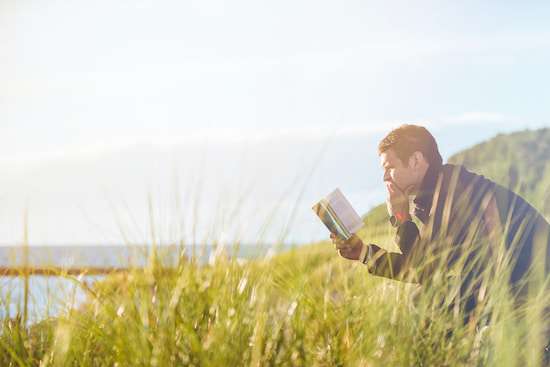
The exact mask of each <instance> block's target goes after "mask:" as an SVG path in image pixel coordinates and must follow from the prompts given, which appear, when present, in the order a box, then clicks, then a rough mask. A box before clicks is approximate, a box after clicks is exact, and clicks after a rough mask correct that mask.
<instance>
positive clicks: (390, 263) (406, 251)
mask: <svg viewBox="0 0 550 367" xmlns="http://www.w3.org/2000/svg"><path fill="white" fill-rule="evenodd" d="M366 236H367V233H366V231H360V232H359V233H357V234H355V235H353V236H352V237H351V238H350V239H349V240H348V241H342V240H340V239H338V238H337V237H336V236H335V235H331V239H332V242H333V243H334V245H335V246H336V249H337V250H338V252H339V254H340V256H342V257H344V258H346V259H349V260H358V261H360V262H362V263H363V264H365V265H367V267H368V269H369V272H370V273H371V274H373V275H377V276H382V277H386V278H391V279H397V280H402V279H404V278H405V277H404V275H405V271H406V269H407V268H408V267H409V266H410V265H411V253H412V249H413V247H414V244H415V243H416V242H417V241H418V239H419V232H418V227H417V226H416V224H415V223H414V222H412V221H410V220H408V221H405V222H403V223H402V224H401V225H400V226H399V227H398V228H397V233H396V236H395V241H396V244H397V245H398V246H399V249H400V250H401V253H397V252H388V251H386V250H384V249H383V248H381V247H379V246H377V245H375V244H367V243H368V242H367V241H366Z"/></svg>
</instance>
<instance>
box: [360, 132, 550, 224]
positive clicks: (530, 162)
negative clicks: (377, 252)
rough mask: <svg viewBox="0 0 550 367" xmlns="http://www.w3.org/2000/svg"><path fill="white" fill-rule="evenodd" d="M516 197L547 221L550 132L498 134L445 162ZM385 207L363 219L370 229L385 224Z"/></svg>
mask: <svg viewBox="0 0 550 367" xmlns="http://www.w3.org/2000/svg"><path fill="white" fill-rule="evenodd" d="M448 162H449V163H453V164H462V165H463V166H465V167H466V168H467V169H468V170H470V171H472V172H475V173H478V174H481V175H484V176H485V177H487V178H489V179H491V180H493V181H495V182H497V183H499V184H501V185H503V186H505V187H508V188H510V189H512V190H513V191H515V192H517V193H519V194H520V195H521V196H523V197H524V198H525V199H526V200H527V201H529V202H530V203H531V204H532V205H533V206H534V207H535V208H537V209H538V210H540V211H541V212H542V213H544V215H546V216H547V217H548V216H549V215H550V195H549V194H550V129H548V128H546V129H540V130H525V131H520V132H515V133H511V134H499V135H497V136H495V137H494V138H492V139H490V140H488V141H485V142H483V143H480V144H477V145H475V146H473V147H471V148H468V149H466V150H464V151H461V152H459V153H457V154H455V155H453V156H451V157H450V158H449V160H448ZM385 210H386V206H385V204H381V205H378V206H376V207H375V208H373V209H372V210H371V211H370V212H368V213H367V214H366V215H365V220H366V221H367V222H368V223H369V224H370V225H371V226H372V225H379V224H382V223H383V222H384V221H386V218H387V214H386V212H385Z"/></svg>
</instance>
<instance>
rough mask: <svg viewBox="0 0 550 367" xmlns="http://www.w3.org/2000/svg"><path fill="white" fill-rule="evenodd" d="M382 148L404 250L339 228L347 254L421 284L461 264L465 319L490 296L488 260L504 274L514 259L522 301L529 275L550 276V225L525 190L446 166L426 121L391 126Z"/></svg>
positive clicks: (390, 205)
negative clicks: (486, 291)
mask: <svg viewBox="0 0 550 367" xmlns="http://www.w3.org/2000/svg"><path fill="white" fill-rule="evenodd" d="M378 152H379V155H380V159H381V164H382V169H383V171H384V176H383V177H384V183H385V185H386V188H387V194H388V196H387V200H386V204H387V209H388V214H389V216H390V222H391V224H392V225H393V226H394V227H395V228H396V237H395V241H396V244H397V245H398V246H399V249H400V250H401V253H392V252H387V251H385V250H384V249H382V248H381V247H379V246H377V245H375V244H370V243H368V241H367V239H366V238H365V236H364V235H353V236H352V237H351V238H350V239H349V240H348V241H342V240H339V239H337V238H336V237H335V236H334V235H331V238H332V240H333V243H334V244H335V245H336V248H337V249H338V252H339V254H340V255H341V256H342V257H344V258H347V259H350V260H359V261H361V262H362V263H364V264H366V265H367V267H368V270H369V272H370V273H372V274H374V275H378V276H383V277H388V278H392V279H397V280H405V281H412V282H419V283H420V284H425V283H427V282H429V281H430V279H431V276H432V275H433V273H434V271H435V270H436V269H439V270H440V269H441V267H443V268H444V269H445V268H448V269H451V268H453V269H454V270H456V269H459V273H461V274H460V276H461V278H460V279H461V280H460V281H461V287H460V288H461V289H460V291H461V293H462V294H463V295H465V298H464V299H465V302H464V304H463V305H462V308H463V312H464V315H465V322H468V319H469V318H470V313H472V311H473V310H474V309H475V307H476V304H477V302H478V301H479V300H480V299H481V298H483V297H482V295H480V289H482V288H483V287H482V279H481V274H483V272H484V271H485V273H486V272H487V269H488V268H487V267H491V269H493V270H494V271H495V274H499V273H498V269H504V266H508V268H509V269H510V272H509V276H508V279H507V280H508V282H509V284H510V286H511V290H512V292H513V294H515V295H516V297H517V299H518V300H521V299H524V297H525V296H526V295H527V293H528V286H527V283H528V282H526V281H525V279H526V278H527V274H529V275H533V274H535V273H537V274H538V276H539V278H542V279H546V275H547V274H548V271H549V269H550V261H547V260H548V259H550V252H549V251H550V246H548V237H549V233H550V226H549V224H548V223H547V222H546V220H545V219H544V218H543V217H542V215H541V214H540V213H538V212H537V210H536V209H534V208H533V207H532V206H531V205H529V204H528V203H527V202H526V201H525V200H524V199H522V198H521V197H520V196H519V195H517V194H515V193H513V192H512V191H510V190H508V189H506V188H504V187H502V186H500V185H497V184H496V183H494V182H492V181H490V180H488V179H486V178H485V177H483V176H480V175H477V174H474V173H471V172H469V171H467V170H466V169H465V168H464V167H461V166H455V165H451V164H445V165H444V164H443V163H442V158H441V155H440V153H439V150H438V147H437V143H436V141H435V139H434V137H433V136H432V135H431V134H430V133H429V132H428V130H427V129H425V128H424V127H421V126H416V125H403V126H401V127H399V128H397V129H395V130H393V131H391V132H390V133H389V134H388V135H387V136H386V137H385V138H384V139H382V141H381V142H380V144H379V147H378ZM410 198H414V200H413V201H412V203H413V204H414V208H412V209H413V210H412V212H413V214H414V217H415V218H416V220H417V221H418V222H419V224H420V225H421V228H420V229H419V228H418V226H417V224H416V223H415V222H414V221H413V219H414V218H413V216H411V210H410V209H411V208H410V207H409V206H410ZM367 230H368V229H367ZM499 266H500V268H499ZM539 283H542V282H539Z"/></svg>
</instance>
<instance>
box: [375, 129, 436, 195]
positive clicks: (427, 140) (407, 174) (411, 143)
mask: <svg viewBox="0 0 550 367" xmlns="http://www.w3.org/2000/svg"><path fill="white" fill-rule="evenodd" d="M378 154H379V155H380V161H381V164H382V168H383V169H384V181H385V182H393V184H394V185H396V186H397V187H398V188H399V189H400V190H402V191H406V190H410V192H415V191H417V190H418V187H419V186H420V184H421V183H422V179H423V178H424V175H425V174H426V171H427V170H428V167H429V166H432V165H433V166H441V164H442V161H443V160H442V158H441V154H439V150H438V149H437V143H436V141H435V139H434V137H433V136H432V134H430V132H429V131H428V130H427V129H426V128H424V127H422V126H417V125H402V126H400V127H398V128H397V129H395V130H392V131H390V133H389V134H388V135H386V137H385V138H384V139H382V141H381V142H380V144H379V145H378Z"/></svg>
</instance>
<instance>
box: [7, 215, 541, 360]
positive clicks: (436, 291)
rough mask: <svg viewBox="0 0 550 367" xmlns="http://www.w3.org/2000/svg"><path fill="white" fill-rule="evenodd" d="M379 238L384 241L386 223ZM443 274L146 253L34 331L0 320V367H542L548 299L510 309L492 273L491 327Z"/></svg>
mask: <svg viewBox="0 0 550 367" xmlns="http://www.w3.org/2000/svg"><path fill="white" fill-rule="evenodd" d="M375 234H376V236H375V239H376V240H377V242H378V243H388V241H389V237H388V234H389V232H388V228H387V227H381V226H380V227H378V229H377V233H375ZM376 237H377V238H376ZM446 272H447V271H446V270H445V269H443V268H442V269H441V271H439V270H436V272H435V273H434V277H433V279H432V281H431V282H430V284H429V286H424V287H419V286H418V285H415V284H408V283H402V282H396V281H392V280H386V279H383V278H379V277H374V276H371V275H369V274H368V273H367V269H366V268H365V267H364V266H363V265H361V264H359V263H355V262H350V261H348V260H345V259H342V258H340V257H339V256H337V254H336V252H335V251H334V248H333V247H332V245H330V244H329V243H320V244H313V245H309V246H304V247H301V248H299V249H296V250H292V251H288V252H285V253H281V254H279V255H276V256H274V257H272V258H268V259H267V258H266V259H258V260H253V261H248V262H242V261H238V260H237V259H232V258H230V257H227V256H223V255H221V256H219V257H218V258H217V259H216V261H215V263H213V264H209V265H199V264H197V263H196V262H194V261H192V260H191V261H182V263H181V264H180V266H179V267H178V268H177V269H166V268H164V267H163V266H162V264H160V263H159V262H157V261H155V259H151V265H150V266H149V267H148V268H147V269H145V270H144V271H138V270H136V271H133V272H130V273H127V274H118V275H113V276H111V277H109V278H107V279H106V280H105V281H102V282H99V283H96V284H95V286H94V288H93V289H92V290H90V292H89V300H88V302H86V303H85V304H84V305H83V306H82V307H80V309H78V310H70V311H68V312H67V313H64V314H63V315H61V316H60V317H58V318H55V319H48V320H44V321H42V322H40V323H38V324H36V325H33V326H31V327H30V328H24V327H23V326H22V323H21V322H20V320H18V319H17V318H15V319H10V320H5V321H4V323H3V328H2V334H1V336H0V365H2V366H67V365H69V366H172V365H185V366H236V365H251V366H266V365H274V366H275V365H277V366H332V365H335V366H344V365H346V366H347V365H351V366H355V365H357V366H417V365H422V366H476V365H479V366H485V365H491V366H517V365H520V364H521V365H527V366H535V365H538V361H537V358H538V356H537V355H536V354H534V353H533V351H534V349H535V347H536V346H537V345H536V344H537V343H538V344H540V342H541V340H542V339H540V338H539V334H540V330H538V329H537V327H536V325H540V324H541V320H540V319H537V318H536V315H537V312H536V311H537V310H540V308H541V307H542V305H543V304H544V302H546V300H545V299H544V297H540V295H539V296H538V297H537V296H536V295H535V296H533V297H532V300H531V301H530V302H528V304H527V306H525V307H524V308H522V309H521V310H520V312H511V301H510V299H511V298H510V296H509V294H507V293H506V286H505V282H503V281H502V279H503V277H498V276H497V277H495V276H492V275H494V269H492V268H488V269H487V271H486V272H485V273H484V275H486V276H490V279H491V280H490V286H489V287H488V290H487V295H486V299H485V300H486V301H485V302H482V303H481V304H480V306H479V307H478V310H477V311H476V312H477V313H476V314H477V315H480V318H482V316H483V315H487V314H489V313H490V314H492V315H493V319H492V323H491V325H490V327H489V328H481V329H480V328H479V325H478V326H477V327H476V325H475V324H470V325H466V326H465V325H463V323H462V316H461V314H460V309H457V308H456V307H455V308H449V305H450V304H452V303H453V302H458V304H459V303H460V299H459V298H458V297H457V296H456V295H453V291H452V290H453V289H456V287H457V284H458V283H457V281H456V280H455V279H453V278H449V277H446V276H443V275H444V274H445V273H446ZM457 311H458V313H457ZM522 313H523V314H524V315H522ZM533 343H534V344H533Z"/></svg>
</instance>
